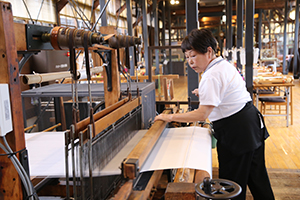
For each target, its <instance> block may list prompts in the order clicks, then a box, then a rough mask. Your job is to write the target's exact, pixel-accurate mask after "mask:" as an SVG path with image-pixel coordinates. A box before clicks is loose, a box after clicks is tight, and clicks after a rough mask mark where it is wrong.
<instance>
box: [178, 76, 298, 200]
mask: <svg viewBox="0 0 300 200" xmlns="http://www.w3.org/2000/svg"><path fill="white" fill-rule="evenodd" d="M294 83H295V87H294V88H293V103H294V109H293V111H294V114H293V117H294V122H293V125H289V126H288V127H286V120H285V118H284V117H278V116H276V117H265V122H266V126H267V128H268V131H269V133H270V137H269V138H268V139H267V140H266V150H265V155H266V166H267V168H268V172H269V176H270V180H271V184H272V188H273V191H274V194H275V198H276V199H278V200H279V199H300V82H299V80H295V81H294ZM174 86H175V87H174V88H175V91H174V100H175V101H179V100H187V77H183V76H182V77H180V78H179V79H174ZM212 155H213V159H212V160H213V163H212V165H213V168H218V161H217V153H216V150H215V149H213V151H212ZM247 199H252V197H251V195H249V196H247Z"/></svg>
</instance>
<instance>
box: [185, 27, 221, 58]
mask: <svg viewBox="0 0 300 200" xmlns="http://www.w3.org/2000/svg"><path fill="white" fill-rule="evenodd" d="M208 47H211V48H212V49H213V50H214V52H217V41H216V39H215V37H214V36H213V34H212V32H211V31H210V30H209V29H206V28H202V29H193V30H192V31H191V32H190V33H189V34H188V36H186V37H185V38H184V39H183V41H182V43H181V49H182V51H183V53H184V52H186V51H187V50H192V49H193V50H195V51H197V52H199V53H202V54H205V53H206V52H207V48H208Z"/></svg>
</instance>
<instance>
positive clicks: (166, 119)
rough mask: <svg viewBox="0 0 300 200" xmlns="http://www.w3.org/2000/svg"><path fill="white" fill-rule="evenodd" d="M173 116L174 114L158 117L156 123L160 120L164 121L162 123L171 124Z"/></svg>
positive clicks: (155, 119)
mask: <svg viewBox="0 0 300 200" xmlns="http://www.w3.org/2000/svg"><path fill="white" fill-rule="evenodd" d="M171 116H172V114H160V115H157V116H156V117H155V118H154V122H155V121H158V120H162V121H165V122H171V121H172V119H171Z"/></svg>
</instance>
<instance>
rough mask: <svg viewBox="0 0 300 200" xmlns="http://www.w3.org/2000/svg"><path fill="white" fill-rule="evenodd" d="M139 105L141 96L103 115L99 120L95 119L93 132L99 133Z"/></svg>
mask: <svg viewBox="0 0 300 200" xmlns="http://www.w3.org/2000/svg"><path fill="white" fill-rule="evenodd" d="M139 105H141V97H138V98H135V99H134V100H132V101H130V102H128V103H126V104H125V105H123V106H121V107H119V108H118V109H116V110H114V111H113V112H111V113H109V114H107V115H105V116H104V117H102V118H101V119H100V120H98V121H95V132H96V133H100V132H101V131H103V130H104V129H106V128H107V127H109V126H110V125H112V124H113V123H115V122H116V121H117V120H118V119H120V118H121V117H123V116H124V115H126V114H127V113H129V112H130V111H132V110H133V109H134V108H136V107H138V106H139Z"/></svg>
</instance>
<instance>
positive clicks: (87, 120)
mask: <svg viewBox="0 0 300 200" xmlns="http://www.w3.org/2000/svg"><path fill="white" fill-rule="evenodd" d="M126 102H128V97H127V98H125V99H122V100H121V101H118V102H117V103H115V104H113V105H111V106H108V107H107V108H105V109H104V110H101V111H100V112H97V113H95V114H94V120H95V121H97V120H99V119H101V118H102V117H104V116H105V115H107V114H109V113H111V112H112V111H114V110H116V109H117V108H119V107H120V106H122V105H124V104H125V103H126ZM122 116H123V115H122ZM89 124H90V117H87V118H85V119H83V120H81V121H80V122H78V123H77V131H78V133H79V132H80V131H83V130H84V129H86V128H87V125H89Z"/></svg>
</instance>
